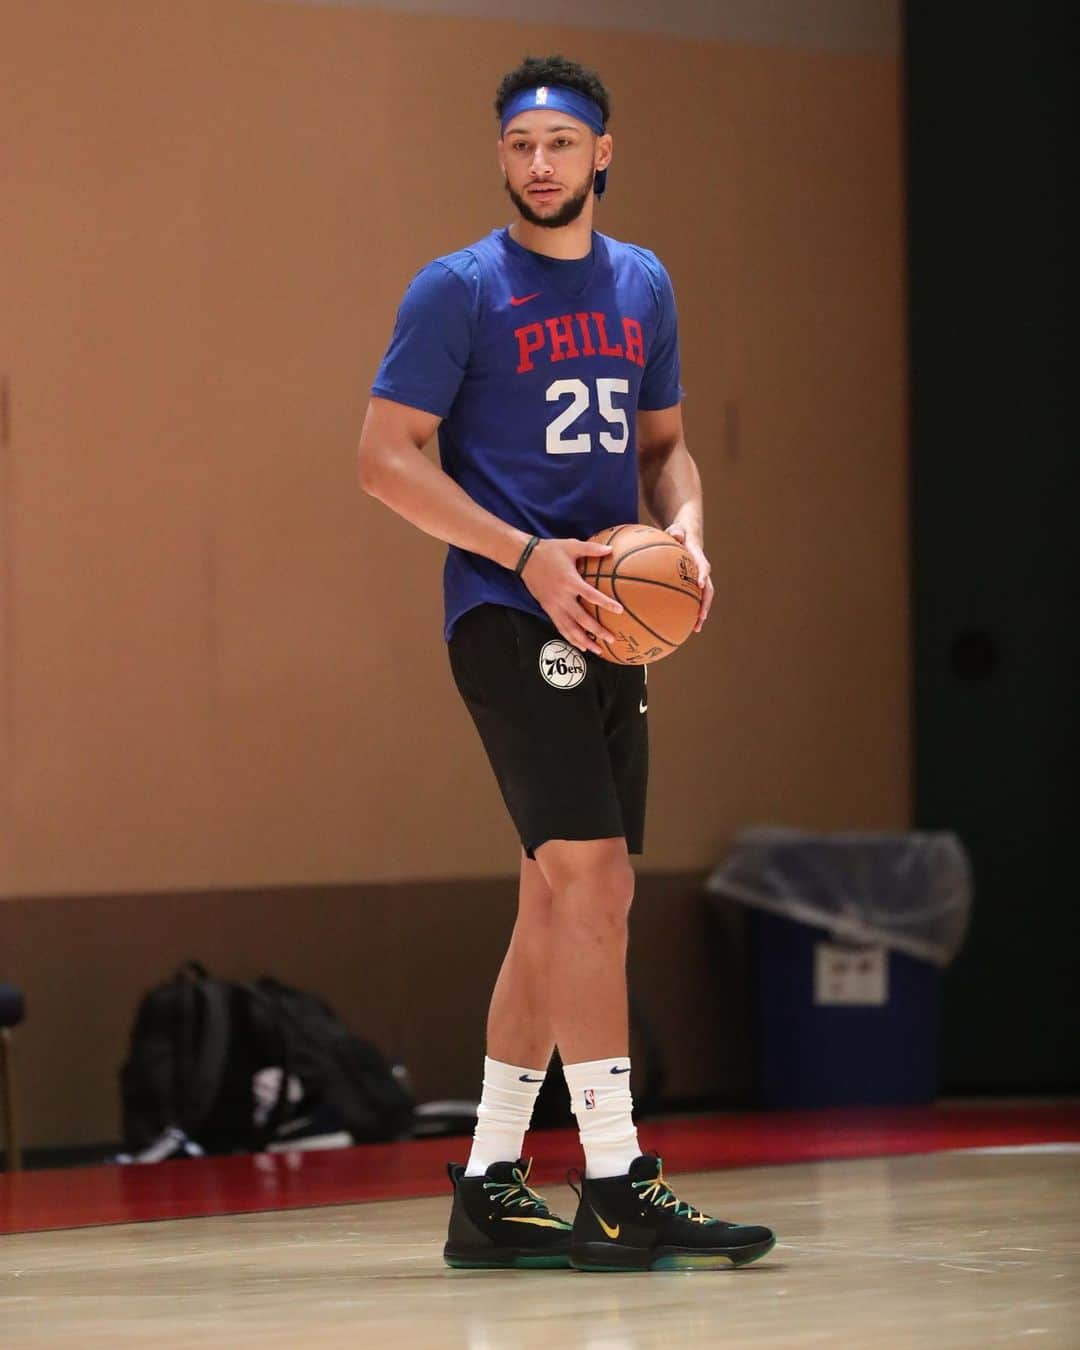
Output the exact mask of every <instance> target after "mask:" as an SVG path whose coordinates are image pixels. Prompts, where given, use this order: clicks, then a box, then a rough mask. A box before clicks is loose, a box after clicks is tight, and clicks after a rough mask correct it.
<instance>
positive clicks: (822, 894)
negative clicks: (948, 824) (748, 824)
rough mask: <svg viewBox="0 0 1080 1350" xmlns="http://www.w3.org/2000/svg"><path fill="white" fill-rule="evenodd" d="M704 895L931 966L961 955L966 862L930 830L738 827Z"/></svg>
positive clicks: (967, 911)
mask: <svg viewBox="0 0 1080 1350" xmlns="http://www.w3.org/2000/svg"><path fill="white" fill-rule="evenodd" d="M706 889H707V890H708V891H709V892H710V893H711V894H713V895H722V896H726V897H727V898H728V899H731V900H737V901H740V902H741V903H743V904H746V905H755V906H757V907H759V908H761V909H767V910H770V911H771V912H772V913H774V914H780V915H783V916H784V917H785V918H788V919H795V920H798V921H799V922H801V923H807V924H811V925H813V926H815V927H818V928H825V929H828V930H829V932H830V933H832V935H833V936H834V937H836V938H839V939H840V940H842V941H845V942H853V943H859V944H865V945H875V946H884V947H888V948H891V949H894V950H896V951H901V952H906V953H908V955H910V956H916V957H919V958H921V959H922V960H924V961H929V962H931V963H933V964H934V965H937V966H947V965H948V964H949V962H950V961H951V960H952V959H953V957H954V956H955V955H956V953H957V952H958V951H959V950H960V947H961V945H962V944H963V941H964V935H965V933H966V932H967V926H968V922H969V919H970V915H971V901H972V877H971V864H970V863H969V861H968V857H967V854H966V853H965V851H964V848H963V845H962V844H961V843H960V840H959V839H958V838H957V837H956V836H955V835H954V834H949V833H944V832H942V833H933V834H917V833H912V834H862V833H850V834H847V833H846V834H808V833H804V832H802V831H800V830H792V829H784V828H780V827H775V826H757V827H754V828H752V829H747V830H743V831H742V832H741V833H740V834H738V835H737V836H736V838H735V842H734V844H733V846H732V850H731V853H730V854H729V855H728V857H727V858H726V859H725V860H724V862H723V863H721V864H720V866H719V867H717V868H716V870H715V871H714V872H713V873H712V874H711V875H710V877H709V879H708V881H707V882H706Z"/></svg>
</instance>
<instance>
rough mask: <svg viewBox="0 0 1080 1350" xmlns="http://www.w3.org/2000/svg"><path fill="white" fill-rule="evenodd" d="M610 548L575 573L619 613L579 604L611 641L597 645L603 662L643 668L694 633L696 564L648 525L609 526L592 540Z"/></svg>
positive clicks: (698, 596) (697, 598)
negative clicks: (619, 607)
mask: <svg viewBox="0 0 1080 1350" xmlns="http://www.w3.org/2000/svg"><path fill="white" fill-rule="evenodd" d="M591 542H592V543H594V544H610V545H611V547H612V550H613V552H611V553H609V554H608V555H607V557H605V558H582V559H581V560H580V562H579V564H578V565H579V567H580V568H581V574H582V576H583V577H584V578H585V580H586V581H587V582H589V584H590V585H592V586H595V587H596V589H597V590H598V591H603V592H604V594H605V595H610V596H611V597H612V599H614V600H618V602H619V604H620V605H622V607H623V612H622V613H621V614H611V613H609V612H608V611H607V610H603V609H601V608H600V606H599V605H590V604H589V603H588V601H583V602H582V603H583V604H584V605H585V608H586V609H587V610H588V611H589V612H590V613H591V614H593V615H595V617H596V621H597V623H598V624H600V626H601V627H602V628H605V629H607V631H608V632H609V633H614V634H615V641H614V642H612V643H610V644H608V643H607V642H601V643H600V648H601V650H602V651H603V653H604V659H605V660H608V661H613V662H614V663H615V664H616V665H619V666H643V665H645V663H646V662H650V663H651V662H653V661H661V660H663V658H664V657H665V656H670V655H671V653H672V652H673V651H674V650H675V648H676V647H678V646H680V645H681V644H682V643H683V642H685V641H686V639H687V638H688V637H689V636H690V634H691V633H692V632H693V631H694V624H695V623H697V616H698V610H699V608H700V606H701V587H700V586H699V585H698V572H697V564H696V563H695V562H694V560H693V558H692V557H691V556H690V554H689V553H688V552H687V550H686V549H685V548H684V547H683V546H682V544H680V543H679V541H678V540H677V539H673V538H672V537H671V535H670V534H667V533H666V532H665V531H664V530H658V529H657V528H656V527H655V526H653V525H613V526H612V527H611V528H610V529H606V530H601V531H600V533H599V534H594V535H593V537H592V541H591Z"/></svg>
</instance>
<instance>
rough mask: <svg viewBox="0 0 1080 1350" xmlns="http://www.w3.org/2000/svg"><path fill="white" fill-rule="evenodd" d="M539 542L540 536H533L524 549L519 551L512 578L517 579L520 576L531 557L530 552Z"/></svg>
mask: <svg viewBox="0 0 1080 1350" xmlns="http://www.w3.org/2000/svg"><path fill="white" fill-rule="evenodd" d="M539 542H540V536H539V535H538V534H534V535H533V537H532V538H531V539H530V540H529V542H528V543H527V544H526V545H525V547H524V548H523V549H522V550H521V557H520V558H519V559H518V561H517V566H516V567H515V568H514V576H516V577H519V576H521V574H522V572H524V570H525V564H526V563H527V562H528V561H529V559H530V558H531V557H532V551H533V549H534V548H535V547H536V546H537V544H538V543H539Z"/></svg>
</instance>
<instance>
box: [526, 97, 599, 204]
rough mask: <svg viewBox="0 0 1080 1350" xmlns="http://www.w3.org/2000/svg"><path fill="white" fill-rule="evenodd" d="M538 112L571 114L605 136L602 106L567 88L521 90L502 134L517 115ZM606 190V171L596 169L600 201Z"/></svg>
mask: <svg viewBox="0 0 1080 1350" xmlns="http://www.w3.org/2000/svg"><path fill="white" fill-rule="evenodd" d="M537 108H542V109H543V108H550V109H553V110H555V111H557V112H564V113H569V114H570V116H571V117H575V118H576V119H577V120H578V121H579V122H584V123H585V125H586V126H587V127H588V128H589V130H590V131H594V132H595V133H596V134H597V136H602V135H603V134H604V114H603V110H602V109H601V107H600V105H599V103H596V102H594V101H593V100H592V99H591V98H589V97H588V95H587V94H579V93H578V91H577V90H576V89H567V87H566V86H565V85H564V84H541V85H538V86H537V87H536V88H533V89H519V90H518V92H517V93H516V94H514V95H513V96H512V97H511V98H510V100H509V102H508V103H507V104H506V106H505V107H504V108H503V115H502V130H503V132H505V131H506V124H507V122H509V121H510V119H511V118H513V117H517V115H518V113H524V112H535V111H536V110H537ZM606 186H607V169H597V171H596V179H595V181H594V183H593V188H594V190H595V192H596V195H597V196H598V197H602V196H603V195H604V188H605V187H606Z"/></svg>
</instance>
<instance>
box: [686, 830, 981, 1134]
mask: <svg viewBox="0 0 1080 1350" xmlns="http://www.w3.org/2000/svg"><path fill="white" fill-rule="evenodd" d="M706 887H707V890H708V892H709V893H710V894H711V895H713V896H717V897H724V898H725V899H727V900H735V901H737V902H739V903H741V904H744V905H747V906H749V907H750V909H751V916H750V935H751V942H750V950H751V963H752V967H753V970H752V985H753V991H754V994H753V999H754V1010H753V1011H754V1027H755V1040H756V1044H755V1066H756V1077H757V1080H758V1088H759V1099H760V1101H761V1103H762V1104H763V1105H766V1106H785V1107H802V1106H851V1105H885V1104H897V1103H920V1102H930V1101H932V1100H933V1099H934V1097H935V1095H936V1092H937V1059H938V1055H937V1051H938V1029H939V1020H940V1019H939V1009H940V985H941V973H942V970H943V969H944V967H945V966H946V965H948V963H949V962H950V961H951V960H952V958H953V957H954V956H955V955H956V953H957V951H958V950H959V949H960V946H961V944H962V942H963V939H964V934H965V932H966V930H967V924H968V920H969V916H970V912H971V898H972V883H971V867H970V864H969V862H968V859H967V856H966V854H965V852H964V849H963V846H962V845H961V843H960V841H959V840H958V839H957V838H956V836H955V835H952V834H948V833H934V834H916V833H913V834H830V835H820V834H808V833H803V832H801V831H797V830H788V829H779V828H771V827H769V828H766V827H759V828H755V829H750V830H745V831H743V832H742V833H741V834H739V835H738V836H737V838H736V840H735V843H734V846H733V848H732V851H731V853H730V854H729V856H728V857H727V858H726V859H725V861H724V862H723V863H722V864H721V865H720V866H719V867H718V868H717V869H716V870H715V871H714V872H713V873H712V875H711V876H710V877H709V879H708V881H707V883H706Z"/></svg>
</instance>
